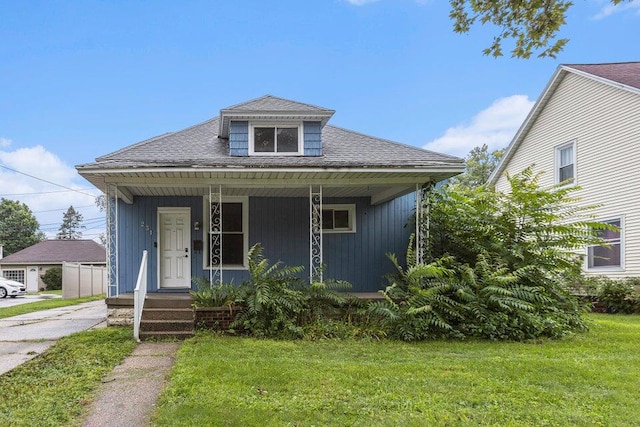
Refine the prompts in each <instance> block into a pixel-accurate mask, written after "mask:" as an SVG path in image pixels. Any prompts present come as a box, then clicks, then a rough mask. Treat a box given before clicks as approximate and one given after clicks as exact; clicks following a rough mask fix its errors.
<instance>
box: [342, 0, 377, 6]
mask: <svg viewBox="0 0 640 427" xmlns="http://www.w3.org/2000/svg"><path fill="white" fill-rule="evenodd" d="M345 1H346V2H347V3H351V4H353V5H355V6H362V5H363V4H367V3H374V2H377V1H378V0H345Z"/></svg>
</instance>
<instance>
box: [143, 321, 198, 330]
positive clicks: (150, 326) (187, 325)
mask: <svg viewBox="0 0 640 427" xmlns="http://www.w3.org/2000/svg"><path fill="white" fill-rule="evenodd" d="M192 330H193V320H142V321H141V322H140V331H144V332H147V331H149V332H151V331H192Z"/></svg>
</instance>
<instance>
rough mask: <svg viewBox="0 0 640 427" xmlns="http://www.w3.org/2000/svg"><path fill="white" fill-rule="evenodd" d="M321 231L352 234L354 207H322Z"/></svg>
mask: <svg viewBox="0 0 640 427" xmlns="http://www.w3.org/2000/svg"><path fill="white" fill-rule="evenodd" d="M322 231H323V232H325V233H354V232H355V231H356V205H324V206H322Z"/></svg>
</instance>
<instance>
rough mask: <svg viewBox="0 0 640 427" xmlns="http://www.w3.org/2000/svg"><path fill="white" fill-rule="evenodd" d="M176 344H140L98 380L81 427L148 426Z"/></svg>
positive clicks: (177, 343) (176, 347) (173, 356)
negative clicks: (97, 385) (99, 382)
mask: <svg viewBox="0 0 640 427" xmlns="http://www.w3.org/2000/svg"><path fill="white" fill-rule="evenodd" d="M180 344H181V343H179V342H142V343H140V344H138V347H136V349H135V350H134V351H133V353H132V354H131V356H129V357H127V358H126V359H125V360H124V361H123V362H122V364H120V365H118V366H116V367H115V369H114V370H113V372H112V373H111V374H110V375H109V376H107V377H106V378H104V379H103V380H102V386H101V388H100V390H99V391H98V395H97V397H96V399H95V401H94V402H93V403H92V405H91V408H90V410H89V415H88V416H87V418H86V419H85V421H84V423H83V424H82V425H83V426H84V427H120V426H127V427H143V426H148V425H149V421H150V417H151V414H152V412H153V409H154V407H155V403H156V400H157V399H158V396H159V395H160V393H161V392H162V390H163V388H164V386H165V385H166V377H167V374H168V372H169V370H170V369H171V367H172V366H173V363H174V361H175V356H176V352H177V350H178V348H179V347H180Z"/></svg>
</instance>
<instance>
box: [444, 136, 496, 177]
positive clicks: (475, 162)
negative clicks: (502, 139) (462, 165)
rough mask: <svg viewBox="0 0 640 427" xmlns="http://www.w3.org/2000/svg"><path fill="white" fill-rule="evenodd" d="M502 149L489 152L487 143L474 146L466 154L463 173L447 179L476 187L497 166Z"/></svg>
mask: <svg viewBox="0 0 640 427" xmlns="http://www.w3.org/2000/svg"><path fill="white" fill-rule="evenodd" d="M503 154H504V149H502V150H495V151H492V152H489V147H488V146H487V144H483V145H482V146H480V147H475V148H474V149H473V150H471V151H470V152H469V154H468V155H467V158H466V159H465V161H466V169H465V171H464V173H463V174H461V175H458V176H454V177H453V178H451V180H450V181H449V182H450V183H452V184H458V185H460V186H462V187H467V188H478V187H480V186H481V185H484V184H485V183H486V182H487V180H488V179H489V175H491V172H493V170H494V169H495V168H496V166H498V163H499V162H500V159H502V155H503Z"/></svg>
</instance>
